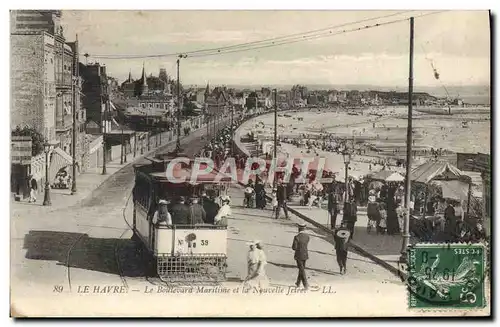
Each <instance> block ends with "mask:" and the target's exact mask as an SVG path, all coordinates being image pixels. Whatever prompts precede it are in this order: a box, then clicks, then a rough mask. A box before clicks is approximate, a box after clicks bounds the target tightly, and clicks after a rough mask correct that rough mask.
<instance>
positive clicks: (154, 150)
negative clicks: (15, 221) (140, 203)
mask: <svg viewBox="0 0 500 327" xmlns="http://www.w3.org/2000/svg"><path fill="white" fill-rule="evenodd" d="M204 127H206V126H204ZM204 127H203V128H204ZM203 128H202V127H200V128H198V129H195V130H193V133H194V132H197V131H199V130H201V129H203ZM203 135H204V134H203ZM187 136H188V135H186V136H184V137H182V138H181V140H182V139H184V138H186V137H187ZM176 141H177V139H176V138H172V140H171V141H168V142H167V143H165V144H162V145H160V146H158V147H157V148H155V149H152V150H150V151H148V152H144V153H143V154H140V155H138V156H136V157H135V158H134V157H132V160H131V161H128V162H127V164H124V165H123V166H122V167H120V168H118V169H117V170H116V171H115V172H113V173H111V174H106V178H104V179H103V180H102V181H101V182H100V183H99V184H98V185H97V186H96V187H95V188H94V189H93V190H91V191H90V192H89V193H88V194H87V195H86V196H85V197H83V198H82V199H80V200H78V201H77V202H76V203H75V204H73V205H72V206H76V205H79V204H81V203H82V202H84V201H85V200H87V198H88V197H89V196H91V195H92V193H94V192H95V191H96V190H97V189H98V188H99V187H101V186H102V185H103V184H104V183H106V181H108V180H109V179H110V178H111V177H112V176H113V175H115V174H116V173H118V172H119V171H121V170H122V169H124V168H126V167H128V166H130V165H133V164H134V163H135V162H136V161H138V160H140V159H144V158H146V157H147V156H149V155H151V154H152V153H155V152H156V151H158V150H159V149H164V148H166V147H168V146H171V145H172V144H173V143H174V142H176ZM108 163H109V162H107V163H106V164H108ZM100 175H102V174H100ZM77 192H78V190H77ZM55 210H58V209H55Z"/></svg>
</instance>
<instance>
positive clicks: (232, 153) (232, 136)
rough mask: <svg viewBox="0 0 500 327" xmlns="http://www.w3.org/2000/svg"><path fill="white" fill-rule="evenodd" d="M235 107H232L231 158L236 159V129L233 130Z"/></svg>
mask: <svg viewBox="0 0 500 327" xmlns="http://www.w3.org/2000/svg"><path fill="white" fill-rule="evenodd" d="M233 116H234V106H232V107H231V141H230V142H231V157H234V142H233V140H234V128H233V119H234V117H233Z"/></svg>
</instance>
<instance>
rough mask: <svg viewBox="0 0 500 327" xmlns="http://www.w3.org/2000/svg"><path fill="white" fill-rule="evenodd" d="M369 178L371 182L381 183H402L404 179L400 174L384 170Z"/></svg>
mask: <svg viewBox="0 0 500 327" xmlns="http://www.w3.org/2000/svg"><path fill="white" fill-rule="evenodd" d="M369 177H370V178H371V179H373V180H376V181H383V182H403V181H404V180H405V178H404V177H403V176H402V175H401V174H400V173H398V172H396V171H391V170H385V169H383V170H381V171H378V172H376V173H373V174H371V175H369Z"/></svg>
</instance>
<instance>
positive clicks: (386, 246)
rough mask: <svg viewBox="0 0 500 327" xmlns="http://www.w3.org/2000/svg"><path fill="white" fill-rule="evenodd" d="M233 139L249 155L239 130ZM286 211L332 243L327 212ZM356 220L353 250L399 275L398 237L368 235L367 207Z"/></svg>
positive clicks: (299, 208) (296, 208)
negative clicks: (328, 236)
mask: <svg viewBox="0 0 500 327" xmlns="http://www.w3.org/2000/svg"><path fill="white" fill-rule="evenodd" d="M235 138H236V139H237V140H238V141H237V142H235V143H236V144H237V145H238V146H241V147H243V148H244V149H241V150H242V151H244V152H247V153H250V149H249V147H250V144H247V143H241V142H240V138H241V130H240V129H238V130H237V131H236V133H235ZM271 191H272V190H271V189H266V192H267V194H268V195H269V194H271ZM288 207H289V209H290V212H291V213H293V214H294V215H296V216H297V217H299V218H301V219H302V220H305V221H306V222H308V223H310V224H311V225H313V226H315V227H317V228H319V229H321V230H322V231H323V232H325V233H328V235H331V237H332V241H333V232H332V231H331V229H330V221H329V217H328V212H327V210H325V209H319V208H318V207H313V208H311V209H309V208H307V207H303V206H299V205H298V204H297V203H290V204H289V206H288ZM325 207H326V203H324V205H323V208H325ZM357 217H358V220H357V222H356V225H355V228H354V239H353V240H352V241H351V245H352V248H353V249H355V251H357V252H358V253H359V254H361V255H363V256H365V257H367V258H370V259H371V260H373V261H374V262H376V263H378V264H379V265H381V266H382V267H384V268H386V269H387V270H389V271H390V272H392V273H394V274H396V275H399V274H401V271H400V267H399V266H398V260H399V257H400V255H401V254H400V251H401V245H402V237H401V236H400V235H376V234H375V233H374V232H372V233H371V234H368V233H367V230H366V226H367V225H368V217H367V213H366V207H358V214H357ZM341 220H342V212H339V214H338V216H337V225H339V224H340V222H341Z"/></svg>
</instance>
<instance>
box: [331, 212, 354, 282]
mask: <svg viewBox="0 0 500 327" xmlns="http://www.w3.org/2000/svg"><path fill="white" fill-rule="evenodd" d="M350 236H351V233H350V232H349V229H348V228H347V225H346V223H345V222H343V223H342V225H341V226H340V227H339V228H338V229H337V230H336V231H335V235H334V237H333V238H334V241H335V253H336V256H337V263H338V264H339V269H340V273H341V274H342V275H344V274H345V273H346V265H347V243H348V241H349V237H350Z"/></svg>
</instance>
